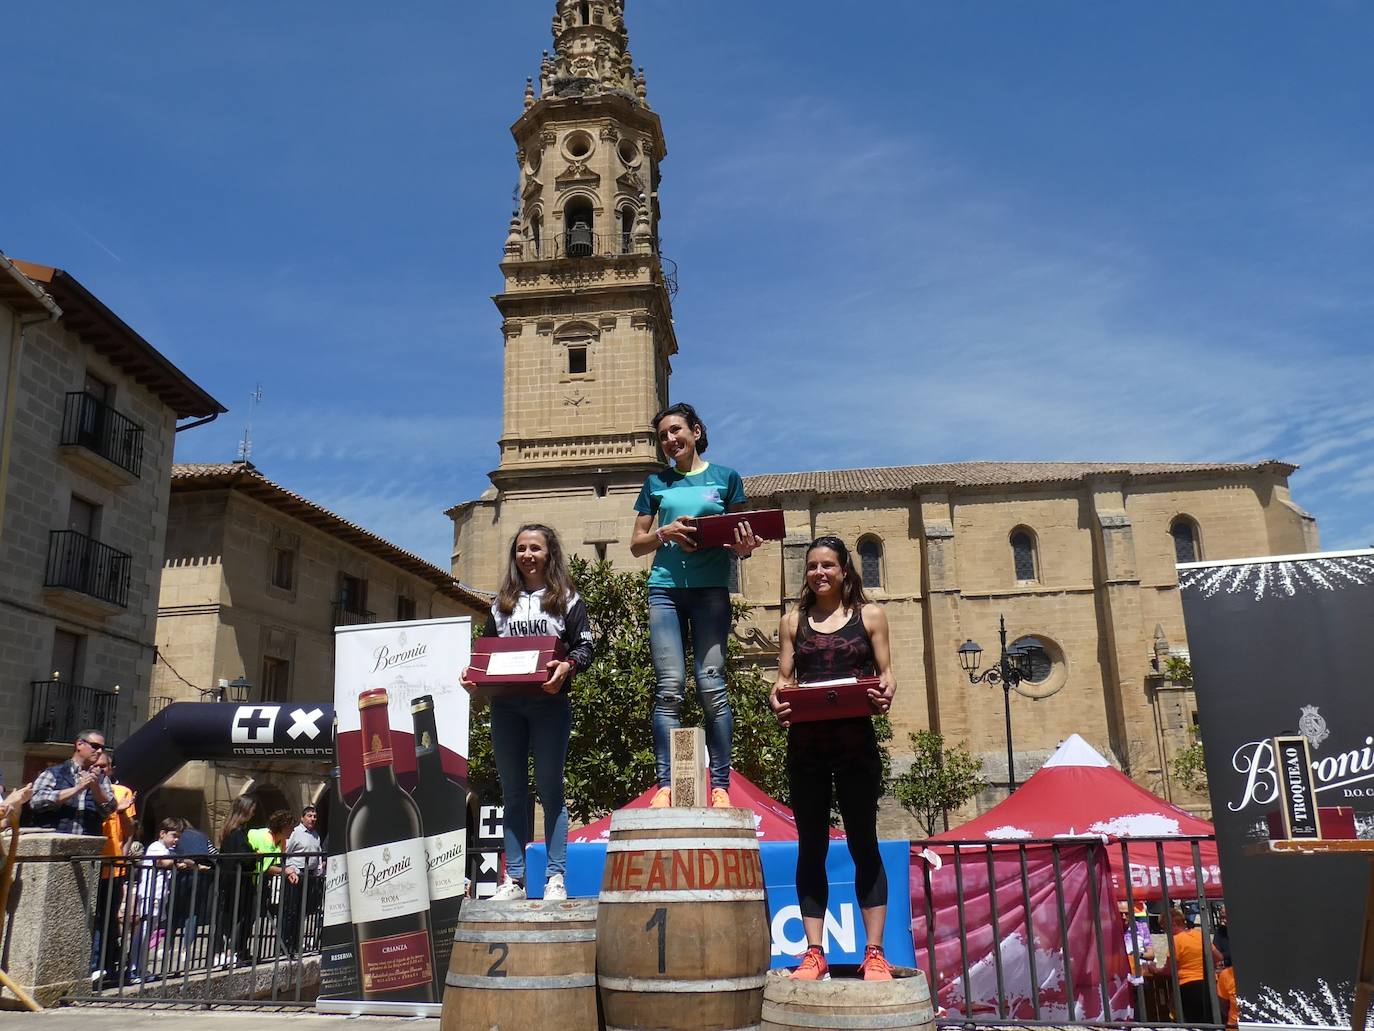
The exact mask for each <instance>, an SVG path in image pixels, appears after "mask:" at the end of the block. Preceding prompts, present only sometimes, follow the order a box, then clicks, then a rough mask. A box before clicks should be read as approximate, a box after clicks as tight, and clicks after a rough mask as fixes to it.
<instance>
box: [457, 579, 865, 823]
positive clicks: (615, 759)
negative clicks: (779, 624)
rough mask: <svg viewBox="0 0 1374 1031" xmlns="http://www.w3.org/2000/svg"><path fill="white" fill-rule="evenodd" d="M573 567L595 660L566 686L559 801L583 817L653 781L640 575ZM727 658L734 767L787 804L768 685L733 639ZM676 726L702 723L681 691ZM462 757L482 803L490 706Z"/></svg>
mask: <svg viewBox="0 0 1374 1031" xmlns="http://www.w3.org/2000/svg"><path fill="white" fill-rule="evenodd" d="M571 567H572V574H573V579H574V580H575V581H576V583H577V590H578V593H579V594H581V595H582V599H583V601H584V602H586V605H587V615H588V619H589V620H590V622H591V624H592V630H593V632H594V634H595V635H596V655H595V659H594V661H593V662H592V665H591V668H590V669H588V670H587V671H586V672H585V673H582V674H581V675H580V676H579V677H578V678H577V680H576V682H575V683H574V685H573V690H572V703H573V726H572V738H571V741H570V742H569V746H568V763H567V772H566V784H567V799H568V811H569V813H570V814H571V815H572V817H573V818H574V819H576V820H579V821H589V820H594V819H597V818H598V817H600V816H603V815H605V814H606V813H608V812H610V811H611V810H613V809H616V808H618V807H619V806H622V805H624V804H625V803H626V802H628V801H629V800H630V799H632V798H634V797H635V795H637V794H639V793H640V792H641V791H643V790H644V789H645V788H647V787H649V786H650V785H651V784H653V782H654V742H653V726H652V723H651V712H652V708H653V697H654V664H653V659H652V656H651V654H650V651H649V593H648V574H647V573H645V572H642V571H634V572H619V571H617V570H616V569H615V567H614V566H613V565H612V564H611V563H609V562H598V563H595V564H592V563H589V562H586V561H585V560H583V559H580V558H574V559H573V560H572V562H571ZM748 613H749V607H748V606H747V605H744V604H742V603H736V604H735V605H734V616H735V619H736V620H738V619H741V618H743V617H745V616H747V615H748ZM727 661H728V668H729V675H728V677H727V685H728V690H729V694H730V705H731V708H732V710H733V712H734V716H735V739H734V756H733V765H734V768H735V769H736V770H737V771H738V772H740V773H742V774H743V775H744V776H746V777H748V778H749V779H750V780H751V781H753V782H754V783H755V784H757V785H758V786H759V787H760V788H762V789H763V790H764V791H767V792H768V793H769V794H770V795H772V796H773V797H774V798H777V799H779V800H781V801H784V802H786V801H787V797H788V791H787V759H786V757H787V732H786V731H785V730H783V729H782V728H781V727H779V726H778V723H777V720H776V719H774V718H773V714H772V711H771V710H770V709H769V708H768V693H769V691H770V690H771V688H772V685H771V683H770V682H769V681H768V678H767V677H765V676H764V673H763V670H761V669H760V668H759V666H758V664H757V663H750V662H745V661H744V659H743V657H742V654H741V649H740V645H739V643H738V642H737V641H736V640H734V638H733V637H732V638H731V639H730V641H729V648H728V656H727ZM688 668H689V669H690V668H691V664H690V662H689V664H688ZM682 722H683V725H684V726H700V725H701V707H700V705H699V704H698V702H697V700H696V693H695V692H694V691H691V690H689V691H688V692H687V698H686V700H685V702H684V704H683V707H682ZM878 724H879V726H878V732H879V740H880V741H886V740H890V739H891V737H892V730H891V727H890V726H889V725H888V723H887V720H886V718H884V719H881V720H879V721H878ZM469 751H470V753H471V755H470V756H469V769H470V780H471V783H472V786H473V789H474V790H476V791H477V792H479V794H481V795H482V797H487V798H490V797H495V796H496V795H497V794H498V793H499V787H498V783H497V778H496V770H495V764H494V762H493V760H492V755H491V713H490V708H489V707H483V708H481V709H479V710H474V713H473V718H472V735H471V743H470V746H469ZM882 753H883V760H884V772H886V770H887V766H888V755H887V749H886V748H882Z"/></svg>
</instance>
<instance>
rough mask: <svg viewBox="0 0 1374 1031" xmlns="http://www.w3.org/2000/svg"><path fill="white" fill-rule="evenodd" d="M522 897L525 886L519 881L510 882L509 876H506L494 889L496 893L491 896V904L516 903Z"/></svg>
mask: <svg viewBox="0 0 1374 1031" xmlns="http://www.w3.org/2000/svg"><path fill="white" fill-rule="evenodd" d="M524 897H525V886H524V885H523V884H521V883H520V882H519V881H513V880H511V878H510V875H509V874H507V875H506V876H505V877H504V878H502V880H501V884H500V886H499V887H498V888H497V889H496V893H495V894H494V895H492V897H491V900H492V901H493V902H517V901H519V900H520V899H523V898H524Z"/></svg>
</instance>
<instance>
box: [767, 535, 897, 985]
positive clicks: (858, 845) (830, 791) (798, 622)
mask: <svg viewBox="0 0 1374 1031" xmlns="http://www.w3.org/2000/svg"><path fill="white" fill-rule="evenodd" d="M778 642H779V645H780V647H779V651H778V679H777V683H776V684H774V686H773V692H772V694H771V695H770V696H769V699H768V702H769V705H770V706H771V707H772V709H773V712H774V714H775V715H776V716H777V718H778V722H779V723H781V724H782V725H783V726H784V727H787V780H788V784H789V785H790V787H791V792H792V810H793V813H794V814H795V816H796V820H797V901H798V902H799V903H800V906H801V915H802V924H803V926H804V927H805V929H806V942H807V949H806V952H805V953H803V954H802V960H801V965H800V966H798V967H797V968H796V970H795V971H793V973H792V976H793V977H795V978H798V979H800V980H807V981H824V980H828V979H829V977H830V966H829V964H828V963H827V962H826V959H825V950H824V949H823V947H822V944H821V941H822V934H823V932H824V929H825V907H826V903H827V901H828V900H829V896H830V885H829V883H828V882H827V881H826V877H825V856H826V853H827V852H828V851H829V849H830V806H831V801H832V799H833V800H834V801H835V802H837V803H838V805H839V810H840V819H841V820H842V821H843V822H844V832H845V837H846V839H847V844H848V845H849V854H850V855H851V856H852V857H853V859H854V893H855V895H856V896H858V900H859V909H860V911H861V913H862V914H863V922H864V935H865V937H866V938H867V946H866V948H865V949H864V959H863V964H862V966H861V967H860V970H861V971H862V973H863V978H864V980H865V981H887V980H890V979H891V978H892V972H891V968H890V967H889V966H888V963H887V958H886V957H885V956H884V955H883V926H884V924H885V922H886V920H887V875H886V873H885V872H884V871H883V861H882V856H881V855H880V854H879V852H878V799H879V798H880V797H881V796H882V793H883V765H882V759H881V757H880V756H879V753H878V739H877V735H876V734H875V732H874V728H873V720H872V718H871V717H869V716H857V717H849V718H843V719H832V720H816V721H814V722H804V723H794V722H792V720H791V715H792V707H791V705H790V704H789V703H788V702H786V701H783V700H782V699H781V698H779V696H778V692H779V690H780V689H783V688H795V687H797V686H799V685H800V686H803V687H804V686H805V685H806V684H808V683H816V682H820V681H834V680H841V679H848V678H858V677H874V676H876V677H877V686H876V687H870V688H869V689H868V699H869V703H870V704H871V705H872V706H873V711H874V712H875V713H885V712H887V710H888V709H889V708H890V707H891V705H892V693H893V689H894V687H895V684H894V682H893V679H892V654H891V650H890V648H889V646H888V633H887V617H886V616H884V615H883V610H882V609H881V608H879V607H878V606H877V605H874V604H872V603H871V602H869V601H868V599H867V598H866V597H865V596H864V588H863V578H862V577H861V576H860V575H859V571H858V569H856V568H855V566H854V557H853V555H852V554H851V553H850V551H849V548H848V547H847V546H846V545H845V543H844V541H842V540H840V539H839V538H838V537H817V538H816V539H815V540H814V541H812V542H811V545H810V547H808V548H807V550H806V576H805V580H804V582H803V584H802V590H801V597H800V599H799V601H798V605H797V608H796V609H795V610H794V611H792V612H789V613H787V615H785V616H783V617H782V624H781V626H780V627H779V628H778Z"/></svg>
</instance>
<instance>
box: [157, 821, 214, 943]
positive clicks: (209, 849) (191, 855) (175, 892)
mask: <svg viewBox="0 0 1374 1031" xmlns="http://www.w3.org/2000/svg"><path fill="white" fill-rule="evenodd" d="M178 822H179V823H180V824H181V834H180V836H179V837H178V838H177V847H176V850H175V851H176V856H177V864H176V865H177V873H176V876H174V877H173V878H172V915H171V918H170V920H169V928H170V935H171V936H172V937H175V936H176V935H177V934H180V935H181V938H182V951H181V954H180V958H181V962H182V965H183V966H185V965H187V964H189V962H190V959H191V949H192V946H193V945H194V943H195V940H196V929H197V928H198V927H199V926H200V925H201V924H204V923H207V922H208V921H209V917H210V889H211V887H212V885H211V881H212V880H213V879H214V871H215V868H214V865H213V861H212V860H211V858H210V857H211V856H215V855H218V854H219V849H217V848H215V846H214V845H213V844H211V842H210V839H209V838H208V837H207V836H206V835H205V834H204V833H202V832H201V831H199V830H197V829H196V828H195V827H194V826H193V825H192V823H191V821H190V820H187V819H185V818H182V819H181V820H179V821H178Z"/></svg>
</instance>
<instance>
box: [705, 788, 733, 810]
mask: <svg viewBox="0 0 1374 1031" xmlns="http://www.w3.org/2000/svg"><path fill="white" fill-rule="evenodd" d="M733 806H734V803H733V802H731V801H730V792H728V791H726V790H725V789H724V788H712V789H711V808H712V809H730V808H733Z"/></svg>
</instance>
